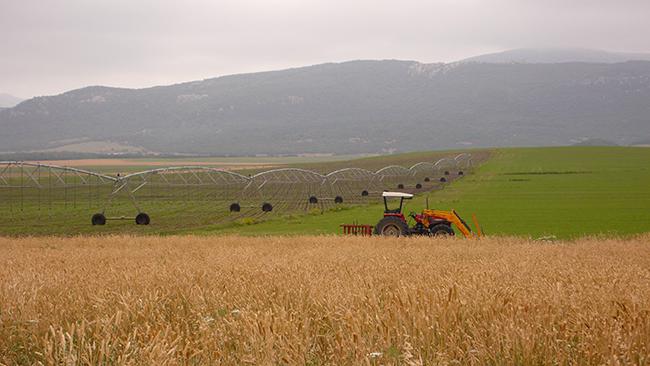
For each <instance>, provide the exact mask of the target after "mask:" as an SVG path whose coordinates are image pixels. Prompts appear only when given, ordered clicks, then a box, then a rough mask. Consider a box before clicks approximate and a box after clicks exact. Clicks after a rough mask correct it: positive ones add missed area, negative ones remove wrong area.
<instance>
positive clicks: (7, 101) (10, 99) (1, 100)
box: [0, 93, 24, 109]
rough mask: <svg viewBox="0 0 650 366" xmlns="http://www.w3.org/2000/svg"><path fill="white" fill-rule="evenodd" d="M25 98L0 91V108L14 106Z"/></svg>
mask: <svg viewBox="0 0 650 366" xmlns="http://www.w3.org/2000/svg"><path fill="white" fill-rule="evenodd" d="M23 100H24V99H23V98H20V97H17V96H14V95H11V94H7V93H0V109H3V108H11V107H14V106H16V105H17V104H18V103H20V102H22V101H23Z"/></svg>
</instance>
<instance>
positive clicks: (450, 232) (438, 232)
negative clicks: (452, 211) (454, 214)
mask: <svg viewBox="0 0 650 366" xmlns="http://www.w3.org/2000/svg"><path fill="white" fill-rule="evenodd" d="M429 232H430V233H431V235H433V236H454V235H456V234H455V233H454V229H452V228H451V226H449V225H445V224H438V225H434V226H432V227H431V229H429Z"/></svg>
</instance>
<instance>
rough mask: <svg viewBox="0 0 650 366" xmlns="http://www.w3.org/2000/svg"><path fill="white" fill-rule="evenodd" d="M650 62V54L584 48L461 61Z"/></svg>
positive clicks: (515, 52) (528, 50)
mask: <svg viewBox="0 0 650 366" xmlns="http://www.w3.org/2000/svg"><path fill="white" fill-rule="evenodd" d="M626 61H650V53H630V52H609V51H602V50H592V49H584V48H519V49H514V50H507V51H503V52H496V53H489V54H485V55H479V56H474V57H470V58H466V59H464V60H461V61H460V62H482V63H543V64H548V63H567V62H587V63H620V62H626Z"/></svg>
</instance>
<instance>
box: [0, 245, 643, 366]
mask: <svg viewBox="0 0 650 366" xmlns="http://www.w3.org/2000/svg"><path fill="white" fill-rule="evenodd" d="M0 322H1V323H0V363H2V364H6V365H14V364H48V365H52V364H57V365H63V364H65V365H72V364H93V365H94V364H117V365H122V364H124V365H127V364H131V365H140V364H149V365H181V364H182V365H187V364H232V365H239V364H258V365H270V364H273V365H275V364H289V365H320V364H331V365H358V364H370V365H374V364H377V365H379V364H384V365H386V364H404V365H422V364H427V365H429V364H436V365H437V364H440V365H447V364H481V365H482V364H647V363H648V362H650V360H649V356H648V347H650V236H641V237H637V238H633V239H627V240H622V239H581V240H577V241H574V242H537V241H530V240H524V239H512V238H488V239H483V240H480V241H466V240H454V239H451V240H445V239H439V240H434V239H429V238H410V239H404V238H395V239H383V238H355V237H350V238H344V237H334V236H332V237H291V238H288V237H268V238H243V237H237V236H232V237H195V236H179V237H133V236H110V237H76V238H54V237H42V238H0Z"/></svg>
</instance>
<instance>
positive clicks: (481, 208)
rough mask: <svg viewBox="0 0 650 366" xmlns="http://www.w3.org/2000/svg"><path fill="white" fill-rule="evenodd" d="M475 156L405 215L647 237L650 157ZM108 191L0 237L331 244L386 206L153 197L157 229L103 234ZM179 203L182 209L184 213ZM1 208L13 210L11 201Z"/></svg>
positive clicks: (326, 166) (504, 227)
mask: <svg viewBox="0 0 650 366" xmlns="http://www.w3.org/2000/svg"><path fill="white" fill-rule="evenodd" d="M449 153H450V152H419V153H409V154H399V155H391V156H381V157H369V158H363V159H353V160H339V161H313V160H312V161H310V160H306V161H301V162H299V161H290V160H289V161H283V162H280V161H277V163H278V164H282V165H279V166H288V167H301V168H307V169H312V170H315V171H318V172H321V173H326V172H330V171H333V170H336V169H340V168H345V167H359V168H364V169H369V170H376V169H378V168H380V167H382V166H386V165H392V164H394V165H402V166H406V167H408V166H409V165H411V164H413V163H415V162H418V161H433V160H435V159H438V158H440V157H442V156H444V155H445V154H449ZM453 153H457V152H453ZM472 153H473V154H474V155H476V156H483V159H482V160H483V162H482V163H481V165H480V166H479V167H478V168H476V169H475V170H474V171H473V172H472V174H469V175H466V176H465V177H464V178H463V179H460V180H456V181H454V182H453V183H451V184H448V185H445V186H444V188H443V189H441V190H434V191H431V192H430V193H421V194H419V195H417V196H416V198H415V199H414V200H412V201H410V202H409V203H408V205H407V206H406V208H405V211H406V212H407V213H408V212H409V211H416V212H417V211H420V210H421V209H422V208H423V207H424V206H425V201H426V198H427V196H428V201H429V205H430V206H431V207H432V208H438V209H443V210H448V209H452V208H453V209H456V210H457V211H458V212H459V213H460V214H461V216H463V217H464V218H465V219H466V221H468V222H471V215H472V214H473V213H475V214H476V215H477V217H478V219H479V222H480V223H481V225H482V227H483V229H484V231H485V232H486V233H487V234H491V235H495V234H498V235H520V236H531V237H534V238H537V237H542V236H556V237H558V238H573V237H578V236H583V235H594V234H606V235H619V234H633V233H639V232H647V231H650V189H649V187H650V149H648V148H627V147H556V148H555V147H554V148H508V149H495V150H492V151H491V152H490V154H489V159H487V160H485V158H486V157H487V152H486V151H485V150H475V151H473V152H472ZM480 160H481V159H477V161H480ZM242 162H243V161H242ZM246 162H247V163H255V162H256V161H248V160H247V161H246ZM265 162H266V163H268V161H265ZM153 163H156V164H157V162H153ZM256 170H259V168H255V169H253V168H244V170H240V171H241V172H243V173H245V174H249V173H254V172H255V171H256ZM438 186H439V185H438ZM432 187H435V185H432ZM84 189H85V188H84ZM106 189H109V187H107V188H104V191H101V192H94V193H93V195H94V196H93V200H92V201H91V202H87V203H83V204H81V203H74V207H71V205H72V203H71V202H73V201H74V199H73V200H71V198H70V195H75V194H76V195H78V196H79V197H82V196H83V195H84V194H85V193H84V192H81V191H80V192H77V193H75V190H71V191H68V192H67V193H66V194H67V195H68V196H67V204H66V206H65V207H63V206H61V205H60V204H59V205H56V204H55V205H53V204H52V203H51V202H49V198H48V197H46V195H45V192H44V193H42V197H41V196H39V197H32V198H31V199H32V202H34V201H36V200H37V199H38V201H39V206H38V207H39V209H38V211H36V209H35V208H34V207H36V206H30V207H32V208H28V209H26V210H27V211H18V210H19V209H20V208H19V207H18V204H17V203H15V202H17V200H16V199H15V197H14V198H13V199H14V201H15V202H14V203H10V209H11V210H12V211H11V212H9V211H8V209H7V208H6V207H5V209H4V210H3V212H2V214H3V215H5V217H3V219H2V220H0V221H1V222H0V235H2V234H4V235H31V234H35V235H46V234H58V235H74V234H79V233H81V234H95V233H98V234H107V233H135V234H164V235H166V234H178V233H201V234H226V233H238V234H242V235H276V234H290V235H294V234H295V235H298V234H335V233H340V225H341V224H343V223H355V222H356V223H362V224H375V223H376V222H377V221H378V220H379V219H380V218H381V215H382V211H383V204H382V203H381V199H379V198H376V197H375V198H373V199H372V200H370V199H366V200H365V201H364V202H366V203H369V204H363V205H339V206H337V205H333V204H329V205H326V206H322V207H320V206H319V207H313V208H306V209H301V210H294V211H291V212H287V211H286V210H285V211H282V210H279V211H275V210H274V212H272V213H268V214H261V213H260V212H259V209H257V208H250V209H249V210H250V212H251V214H250V216H249V215H248V213H247V212H248V211H245V210H244V211H242V213H240V214H238V215H230V214H229V213H228V212H227V205H228V204H229V202H216V201H214V202H212V201H201V200H202V199H203V196H200V195H195V194H194V193H192V194H188V195H187V196H183V195H178V196H175V198H174V197H173V196H171V195H169V196H166V197H167V198H165V194H166V192H158V193H155V192H154V193H153V194H149V196H148V197H154V198H156V199H155V200H152V201H148V200H143V201H141V202H139V204H140V205H141V206H142V208H143V209H144V210H145V211H146V212H147V213H149V214H150V215H151V217H152V224H151V225H149V226H136V225H134V224H133V223H132V221H131V220H125V221H110V222H109V223H108V224H107V225H106V226H103V227H96V226H91V225H90V223H89V219H90V215H91V214H92V213H94V212H98V210H100V209H101V207H103V205H105V199H104V198H105V196H106V194H107V192H108V191H106ZM146 189H147V188H144V189H143V190H142V191H141V192H144V190H146ZM15 194H18V192H17V191H16V192H15ZM193 194H194V195H193ZM179 199H180V200H182V202H180V204H179V202H178V201H179ZM373 202H374V203H373ZM4 204H5V206H8V204H7V200H6V199H5V202H4ZM113 208H115V209H117V210H118V211H119V210H122V211H121V212H127V213H129V212H131V211H133V207H132V205H131V203H130V202H128V200H122V201H119V202H114V203H113ZM289 211H290V210H289ZM16 212H19V214H17V215H16V214H15V213H16ZM7 215H9V217H6V216H7Z"/></svg>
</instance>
